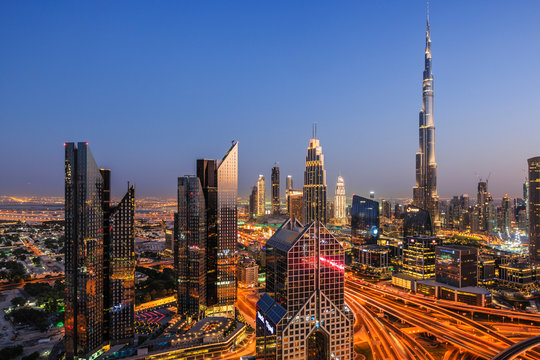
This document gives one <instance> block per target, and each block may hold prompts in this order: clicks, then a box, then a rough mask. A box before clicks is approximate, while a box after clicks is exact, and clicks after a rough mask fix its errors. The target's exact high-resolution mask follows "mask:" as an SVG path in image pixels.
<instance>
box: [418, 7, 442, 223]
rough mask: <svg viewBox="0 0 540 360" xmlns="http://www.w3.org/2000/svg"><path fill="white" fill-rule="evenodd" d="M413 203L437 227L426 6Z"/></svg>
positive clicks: (431, 86) (437, 215)
mask: <svg viewBox="0 0 540 360" xmlns="http://www.w3.org/2000/svg"><path fill="white" fill-rule="evenodd" d="M413 204H414V205H415V206H417V207H419V208H422V209H425V210H427V211H428V212H429V213H430V214H431V217H432V219H433V224H434V227H435V228H436V229H438V228H440V220H439V196H438V195H437V163H436V162H435V124H434V122H433V73H432V71H431V37H430V33H429V7H428V17H427V29H426V50H425V64H424V78H423V86H422V110H421V111H420V115H419V149H418V152H417V153H416V185H415V186H414V189H413Z"/></svg>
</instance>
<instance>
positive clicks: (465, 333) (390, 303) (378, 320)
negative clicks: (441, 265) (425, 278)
mask: <svg viewBox="0 0 540 360" xmlns="http://www.w3.org/2000/svg"><path fill="white" fill-rule="evenodd" d="M345 289H346V296H347V303H348V304H349V305H350V306H351V309H352V310H353V312H354V313H355V316H357V317H361V318H363V319H364V322H365V324H366V326H367V328H368V330H370V333H372V334H371V335H370V339H369V340H370V346H371V347H372V350H373V352H374V355H375V358H376V359H378V358H382V359H385V358H389V359H417V358H418V359H426V358H429V356H430V355H429V354H426V353H427V352H426V351H425V349H424V351H422V347H421V346H419V345H418V343H417V342H416V341H415V340H414V338H412V337H410V336H406V335H405V334H403V333H402V332H401V331H400V330H399V329H398V328H397V327H395V326H394V325H393V324H392V323H390V322H389V321H387V320H385V319H384V317H381V316H377V315H380V314H381V313H382V314H386V315H390V316H391V317H394V318H397V319H399V320H401V321H403V322H405V323H407V324H410V325H411V326H415V327H418V328H419V329H422V330H423V331H425V332H427V333H429V334H432V335H434V336H436V337H437V338H438V339H440V340H443V341H446V342H448V343H450V344H452V345H453V346H455V347H456V348H457V349H459V350H460V351H461V352H463V351H466V352H468V353H470V354H472V355H474V356H478V357H481V358H486V359H490V358H491V357H493V356H495V355H496V354H498V353H500V352H501V351H503V350H504V349H506V348H508V347H509V346H511V345H513V344H514V343H515V342H516V339H510V338H508V337H507V336H505V335H502V334H501V333H500V332H499V331H497V329H496V328H495V327H492V326H490V325H489V323H480V322H477V321H474V320H472V319H470V318H468V317H465V316H463V315H461V314H460V313H458V312H457V311H456V310H454V311H451V310H449V309H447V308H446V307H444V306H439V304H436V303H435V302H430V301H425V299H423V298H422V299H420V298H417V297H416V296H411V295H409V294H407V293H403V292H397V291H395V290H389V289H386V288H384V287H381V286H378V285H374V284H370V283H365V282H362V281H360V280H359V279H356V278H351V277H348V280H347V282H346V288H345ZM454 305H456V303H454ZM459 305H460V304H457V306H459ZM366 309H367V312H368V313H371V315H369V316H368V315H366ZM484 310H488V309H484ZM489 310H490V309H489ZM475 311H476V309H475ZM506 315H509V314H506ZM521 315H522V316H523V317H525V318H526V317H527V316H526V314H521ZM529 315H530V314H529ZM374 316H375V317H374ZM534 317H535V316H533V318H534ZM529 320H530V319H529ZM533 321H534V320H533ZM507 325H508V324H507ZM389 342H390V343H391V344H394V346H395V344H397V343H399V344H400V346H398V347H396V349H395V350H390V351H388V350H387V349H386V346H385V344H387V343H389ZM400 347H405V348H406V349H408V350H406V351H405V353H403V351H401V350H400ZM415 347H416V349H415ZM413 350H416V351H413ZM397 352H401V354H399V355H398V354H397ZM458 353H459V352H458ZM452 356H454V355H452ZM452 356H450V357H452ZM455 356H458V355H455ZM526 358H528V359H539V358H540V354H539V353H536V352H533V353H530V355H529V356H528V357H526Z"/></svg>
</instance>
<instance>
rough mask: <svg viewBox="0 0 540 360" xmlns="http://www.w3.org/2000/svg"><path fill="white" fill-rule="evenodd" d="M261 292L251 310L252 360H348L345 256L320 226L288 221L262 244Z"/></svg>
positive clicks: (350, 340) (350, 336)
mask: <svg viewBox="0 0 540 360" xmlns="http://www.w3.org/2000/svg"><path fill="white" fill-rule="evenodd" d="M266 260H267V265H266V293H265V294H264V295H263V296H262V297H261V298H260V299H259V301H258V302H257V307H256V336H257V339H256V349H257V359H265V360H269V359H272V360H274V359H283V360H287V359H298V360H307V359H321V360H330V359H341V360H351V359H352V358H353V327H352V324H353V316H352V312H351V311H350V310H349V308H348V306H347V305H346V303H345V291H344V290H345V253H344V250H343V247H342V246H341V244H340V243H339V242H338V241H337V240H336V239H335V238H334V236H333V235H332V234H331V233H330V232H329V231H328V230H327V229H326V228H325V227H324V225H323V224H322V223H321V222H318V221H314V222H311V223H310V224H309V225H307V226H306V227H304V226H302V224H300V222H298V220H296V219H288V220H286V221H285V222H284V223H283V225H282V226H281V227H280V228H279V229H278V230H277V231H276V232H275V233H274V235H273V236H272V237H271V238H270V239H269V240H268V241H267V242H266Z"/></svg>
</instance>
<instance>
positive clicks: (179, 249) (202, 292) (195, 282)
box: [174, 175, 206, 319]
mask: <svg viewBox="0 0 540 360" xmlns="http://www.w3.org/2000/svg"><path fill="white" fill-rule="evenodd" d="M174 230H175V234H174V238H175V239H176V241H175V242H174V270H175V277H176V284H177V307H178V314H179V315H182V316H183V317H184V318H190V319H199V318H201V317H202V316H204V312H205V310H206V208H205V201H204V193H203V190H202V187H201V183H200V181H199V178H198V177H196V176H193V175H191V176H184V177H180V178H178V212H177V213H176V214H175V219H174Z"/></svg>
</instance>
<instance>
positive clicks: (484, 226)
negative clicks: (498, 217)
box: [472, 180, 495, 233]
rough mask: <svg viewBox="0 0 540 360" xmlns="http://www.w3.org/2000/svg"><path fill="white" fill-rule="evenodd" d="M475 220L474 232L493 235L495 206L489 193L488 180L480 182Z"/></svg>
mask: <svg viewBox="0 0 540 360" xmlns="http://www.w3.org/2000/svg"><path fill="white" fill-rule="evenodd" d="M473 219H474V220H473V226H472V230H473V231H474V232H481V233H491V232H493V231H494V230H495V206H494V204H493V197H492V196H491V194H490V193H489V192H488V182H487V180H486V181H480V182H478V193H477V197H476V206H475V208H474V213H473Z"/></svg>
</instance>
